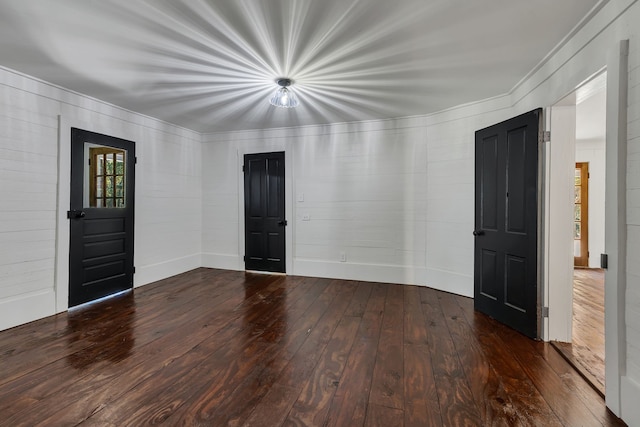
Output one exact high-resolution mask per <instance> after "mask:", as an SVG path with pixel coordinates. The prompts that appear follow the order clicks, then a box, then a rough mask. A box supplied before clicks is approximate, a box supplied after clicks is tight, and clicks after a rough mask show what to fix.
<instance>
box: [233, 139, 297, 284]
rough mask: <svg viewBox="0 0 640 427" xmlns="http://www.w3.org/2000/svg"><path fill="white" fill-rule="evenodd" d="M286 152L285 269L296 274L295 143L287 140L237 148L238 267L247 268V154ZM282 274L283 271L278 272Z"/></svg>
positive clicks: (242, 269)
mask: <svg viewBox="0 0 640 427" xmlns="http://www.w3.org/2000/svg"><path fill="white" fill-rule="evenodd" d="M276 151H282V152H284V212H285V219H286V220H287V222H288V225H287V227H286V228H287V230H286V232H285V270H286V273H285V274H286V275H293V274H295V270H294V264H293V251H294V244H293V242H294V241H295V240H294V233H295V223H296V221H295V207H294V203H293V144H291V143H290V142H287V141H273V142H269V143H260V144H247V145H242V146H239V147H238V148H237V150H236V156H237V157H236V162H237V163H236V164H237V174H236V177H237V188H238V260H237V262H236V269H237V270H240V271H244V270H245V265H244V255H245V240H244V239H245V236H244V229H245V227H244V172H243V170H242V166H243V165H244V155H245V154H260V153H271V152H276ZM265 273H267V272H265ZM278 274H282V273H278Z"/></svg>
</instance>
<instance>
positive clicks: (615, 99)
mask: <svg viewBox="0 0 640 427" xmlns="http://www.w3.org/2000/svg"><path fill="white" fill-rule="evenodd" d="M628 56H629V41H628V40H621V41H620V42H619V43H616V44H615V46H614V47H612V49H610V51H608V52H607V57H606V58H603V63H604V64H603V65H604V66H603V68H601V69H600V70H598V71H597V72H596V73H594V74H593V75H592V76H589V77H588V78H587V79H585V81H588V80H590V79H591V78H593V77H594V76H597V75H598V74H600V73H602V72H603V71H605V70H606V72H607V95H606V98H607V100H606V102H607V112H606V116H607V117H606V142H605V150H606V183H605V188H606V202H605V251H606V253H607V254H608V255H609V267H608V269H607V270H605V378H606V384H605V401H606V404H607V407H609V408H610V409H611V410H612V411H613V413H614V414H616V415H618V416H620V415H621V410H622V406H623V405H624V404H625V403H624V402H622V397H623V396H624V397H625V399H627V400H629V398H630V396H629V394H630V393H629V390H626V391H625V393H624V394H622V393H621V389H622V388H624V387H627V389H629V388H630V387H629V386H628V384H627V383H626V377H623V375H624V373H625V371H626V330H625V328H626V323H625V311H626V305H625V300H624V296H625V289H626V255H627V247H626V222H627V220H626V168H627V151H626V147H627V96H628V85H629V77H628V60H629V59H628ZM573 91H575V88H574V89H573ZM573 91H572V92H573ZM563 98H564V97H563ZM561 99H562V98H561ZM549 122H550V120H549V118H548V120H547V124H549ZM547 129H548V130H549V129H550V128H549V127H547ZM550 130H551V132H552V135H551V141H552V142H551V144H553V129H550ZM556 139H557V138H556ZM556 143H557V142H556ZM545 145H546V144H545ZM545 148H546V149H547V151H548V148H549V147H548V146H547V147H545ZM552 165H553V162H550V158H549V157H548V156H547V157H546V158H545V167H546V168H550V167H552ZM560 167H562V166H560ZM574 167H575V159H574V160H573V162H572V163H571V164H570V165H568V166H567V168H570V170H571V171H573V170H574ZM545 189H546V190H548V187H545ZM545 197H548V193H547V194H546V195H545ZM547 214H548V209H547ZM548 220H549V217H548V216H546V217H545V223H546V224H545V228H547V226H548ZM548 248H549V236H548V235H545V242H544V250H545V253H546V254H547V256H548ZM572 253H573V252H571V254H572ZM547 261H548V258H545V266H544V270H545V276H544V279H545V284H544V290H545V297H546V298H548V299H545V301H546V302H547V303H548V305H547V306H548V307H549V317H548V318H547V319H545V320H546V323H545V334H544V340H545V341H549V340H550V339H558V340H562V339H561V337H560V336H559V334H562V331H563V330H564V331H567V330H568V331H571V323H572V317H573V316H572V310H573V306H572V305H573V301H572V293H573V281H572V280H571V282H570V283H564V286H563V281H561V282H560V283H558V282H557V281H554V279H557V278H554V277H553V275H550V274H549V269H548V267H549V265H548V263H547ZM571 265H573V264H571ZM550 283H555V285H554V288H559V291H560V294H559V295H558V298H549V292H550V286H549V284H550ZM567 314H568V315H567ZM626 404H628V405H629V406H630V404H629V403H628V402H627V403H626Z"/></svg>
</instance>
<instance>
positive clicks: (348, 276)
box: [293, 259, 426, 285]
mask: <svg viewBox="0 0 640 427" xmlns="http://www.w3.org/2000/svg"><path fill="white" fill-rule="evenodd" d="M293 274H295V275H296V276H310V277H326V278H330V279H343V280H362V281H366V282H381V283H398V284H402V285H424V282H425V277H426V276H425V269H424V268H423V267H410V266H397V265H380V264H355V263H349V262H331V261H315V260H308V259H294V261H293Z"/></svg>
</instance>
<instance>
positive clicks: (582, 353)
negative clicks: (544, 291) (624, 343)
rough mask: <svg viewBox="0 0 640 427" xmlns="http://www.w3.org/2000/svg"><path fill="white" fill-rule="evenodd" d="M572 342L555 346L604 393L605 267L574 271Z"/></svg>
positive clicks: (556, 343)
mask: <svg viewBox="0 0 640 427" xmlns="http://www.w3.org/2000/svg"><path fill="white" fill-rule="evenodd" d="M572 339H573V341H572V342H571V343H560V342H554V343H553V345H554V347H555V348H556V349H557V350H558V351H560V352H561V354H562V355H563V356H564V357H565V358H566V359H567V360H569V361H570V362H571V363H572V364H573V365H574V366H575V368H576V369H578V371H580V373H581V374H582V375H583V376H584V377H585V378H586V379H587V380H588V381H589V382H590V383H591V384H592V385H593V386H594V387H595V388H596V389H597V390H598V391H599V392H600V393H601V394H602V396H604V390H605V389H604V385H605V376H604V369H605V367H604V352H605V350H604V347H605V345H604V270H602V269H587V268H576V269H575V270H574V274H573V337H572Z"/></svg>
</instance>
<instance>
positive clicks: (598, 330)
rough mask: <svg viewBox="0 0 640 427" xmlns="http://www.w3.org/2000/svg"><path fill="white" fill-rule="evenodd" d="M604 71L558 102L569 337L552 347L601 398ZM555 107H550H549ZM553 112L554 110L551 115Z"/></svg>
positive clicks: (603, 351)
mask: <svg viewBox="0 0 640 427" xmlns="http://www.w3.org/2000/svg"><path fill="white" fill-rule="evenodd" d="M606 99H607V95H606V72H603V73H601V74H599V75H598V76H596V77H595V78H593V79H591V80H590V81H588V82H586V83H585V84H584V85H582V86H580V87H579V88H578V89H577V90H576V91H575V92H574V93H572V94H571V95H569V97H567V98H565V99H564V100H563V101H561V102H560V103H559V104H560V106H561V107H563V108H574V109H575V123H573V124H572V123H566V125H567V126H571V125H573V126H574V127H575V163H572V164H569V165H567V167H568V168H571V170H572V173H573V175H574V193H573V213H572V221H573V226H572V231H573V264H572V265H571V268H572V270H573V271H572V279H573V280H572V282H571V283H570V285H568V286H572V292H571V295H572V299H573V302H572V308H573V312H572V316H571V339H570V341H569V342H553V343H552V344H553V346H554V347H555V348H556V349H557V350H558V351H560V353H561V354H562V355H563V356H564V357H565V358H566V359H567V360H568V361H569V362H570V363H572V364H573V366H574V367H575V368H576V370H578V372H580V374H581V375H582V376H583V377H585V379H587V380H588V381H589V382H590V383H591V384H592V386H593V387H594V388H595V389H596V390H597V391H598V392H599V393H600V394H601V395H602V396H604V392H605V333H604V328H605V326H604V322H605V320H604V294H605V279H604V277H605V275H604V270H603V269H601V268H600V254H601V253H604V252H605V232H604V230H605V175H606V174H605V172H606V166H605V165H606V155H605V152H606V144H605V141H606ZM554 107H555V106H554ZM552 114H553V113H552ZM552 132H553V129H552Z"/></svg>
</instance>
